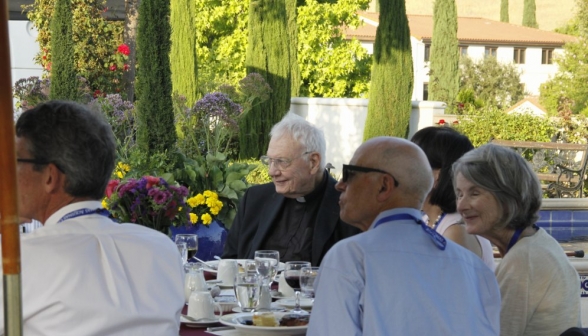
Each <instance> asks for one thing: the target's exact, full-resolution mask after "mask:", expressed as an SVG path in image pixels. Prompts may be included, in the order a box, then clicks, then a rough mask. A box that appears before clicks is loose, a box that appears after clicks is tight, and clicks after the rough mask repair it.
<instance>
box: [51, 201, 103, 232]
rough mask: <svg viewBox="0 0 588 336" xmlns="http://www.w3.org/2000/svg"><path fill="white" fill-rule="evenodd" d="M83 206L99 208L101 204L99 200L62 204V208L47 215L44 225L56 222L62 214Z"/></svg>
mask: <svg viewBox="0 0 588 336" xmlns="http://www.w3.org/2000/svg"><path fill="white" fill-rule="evenodd" d="M83 208H88V209H101V208H103V206H102V202H100V201H83V202H76V203H71V204H68V205H66V206H64V207H63V208H61V209H59V210H57V211H56V212H54V213H53V214H52V215H51V216H49V218H47V220H46V221H45V226H47V225H54V224H57V222H58V221H59V220H60V219H61V218H62V217H63V216H65V215H67V214H68V213H70V212H72V211H75V210H79V209H83Z"/></svg>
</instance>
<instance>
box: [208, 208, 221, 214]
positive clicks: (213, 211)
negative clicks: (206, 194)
mask: <svg viewBox="0 0 588 336" xmlns="http://www.w3.org/2000/svg"><path fill="white" fill-rule="evenodd" d="M219 211H220V208H219V207H212V208H210V213H211V214H213V215H215V216H216V215H218V213H219Z"/></svg>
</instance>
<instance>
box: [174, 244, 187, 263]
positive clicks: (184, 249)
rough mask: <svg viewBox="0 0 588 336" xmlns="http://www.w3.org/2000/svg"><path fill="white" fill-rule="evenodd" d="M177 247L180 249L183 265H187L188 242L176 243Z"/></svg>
mask: <svg viewBox="0 0 588 336" xmlns="http://www.w3.org/2000/svg"><path fill="white" fill-rule="evenodd" d="M176 246H177V247H178V252H180V257H181V258H182V263H183V264H186V262H187V261H188V245H187V244H186V242H176Z"/></svg>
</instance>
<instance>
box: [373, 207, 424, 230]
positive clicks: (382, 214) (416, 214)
mask: <svg viewBox="0 0 588 336" xmlns="http://www.w3.org/2000/svg"><path fill="white" fill-rule="evenodd" d="M401 213H405V214H409V215H412V216H413V217H414V218H421V217H422V214H421V211H420V210H418V209H414V208H395V209H390V210H384V211H382V212H380V214H379V215H378V216H377V217H376V219H374V221H373V222H372V224H371V225H370V227H369V229H368V230H371V229H372V228H373V227H374V224H375V223H376V222H377V221H379V220H380V218H384V217H387V216H392V215H396V214H401Z"/></svg>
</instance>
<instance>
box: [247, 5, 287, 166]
mask: <svg viewBox="0 0 588 336" xmlns="http://www.w3.org/2000/svg"><path fill="white" fill-rule="evenodd" d="M245 66H246V68H247V73H252V72H257V73H259V74H260V75H261V76H263V78H264V79H265V80H266V81H267V83H268V84H269V86H270V87H271V88H272V92H271V94H270V98H269V99H268V100H267V101H265V102H264V103H262V104H259V105H256V106H255V107H253V108H252V109H251V111H249V113H247V115H245V116H243V118H241V120H240V123H239V126H240V130H239V145H240V152H239V156H240V157H241V158H258V157H259V156H260V155H262V154H263V153H265V151H266V150H267V146H268V144H269V138H268V134H269V132H270V130H271V128H272V126H273V125H274V124H275V123H277V122H278V121H280V119H282V117H283V116H284V115H285V114H286V113H287V112H288V110H289V109H290V90H291V89H290V87H291V77H290V69H291V66H290V49H289V37H288V19H287V15H286V6H285V3H284V0H252V1H251V3H250V5H249V36H248V45H247V52H246V56H245Z"/></svg>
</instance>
